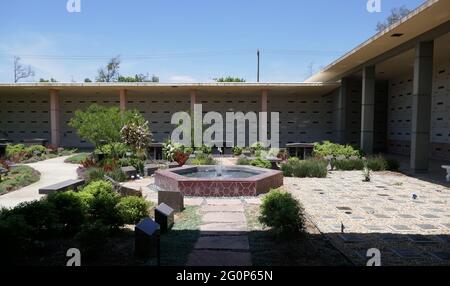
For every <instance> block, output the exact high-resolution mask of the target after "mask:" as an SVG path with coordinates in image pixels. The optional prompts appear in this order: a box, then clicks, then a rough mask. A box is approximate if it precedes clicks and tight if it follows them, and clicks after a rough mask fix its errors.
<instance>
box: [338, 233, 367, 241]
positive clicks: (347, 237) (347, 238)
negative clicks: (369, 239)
mask: <svg viewBox="0 0 450 286" xmlns="http://www.w3.org/2000/svg"><path fill="white" fill-rule="evenodd" d="M339 237H340V238H341V239H342V240H343V241H344V242H345V243H357V242H363V241H364V239H362V238H361V237H360V236H359V235H357V234H346V233H342V234H339Z"/></svg>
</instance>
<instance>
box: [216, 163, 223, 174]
mask: <svg viewBox="0 0 450 286" xmlns="http://www.w3.org/2000/svg"><path fill="white" fill-rule="evenodd" d="M216 176H217V177H222V163H221V162H219V163H218V164H217V165H216Z"/></svg>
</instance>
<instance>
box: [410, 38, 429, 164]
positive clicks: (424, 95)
mask: <svg viewBox="0 0 450 286" xmlns="http://www.w3.org/2000/svg"><path fill="white" fill-rule="evenodd" d="M433 53H434V42H433V41H430V42H421V43H418V44H417V46H416V55H415V59H414V83H413V96H412V102H413V104H412V118H411V158H410V159H411V169H412V170H413V171H414V172H427V171H428V157H429V153H430V125H431V94H432V85H433Z"/></svg>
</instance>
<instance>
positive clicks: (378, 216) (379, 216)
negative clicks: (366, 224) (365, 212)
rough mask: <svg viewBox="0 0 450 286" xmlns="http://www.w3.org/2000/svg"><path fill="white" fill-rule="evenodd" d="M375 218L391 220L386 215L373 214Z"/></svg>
mask: <svg viewBox="0 0 450 286" xmlns="http://www.w3.org/2000/svg"><path fill="white" fill-rule="evenodd" d="M373 216H374V217H376V218H391V217H390V216H388V215H385V214H373Z"/></svg>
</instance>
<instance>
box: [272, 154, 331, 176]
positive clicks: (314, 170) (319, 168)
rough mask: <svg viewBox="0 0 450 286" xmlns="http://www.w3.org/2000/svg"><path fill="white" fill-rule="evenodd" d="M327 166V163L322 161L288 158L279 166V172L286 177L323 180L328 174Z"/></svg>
mask: <svg viewBox="0 0 450 286" xmlns="http://www.w3.org/2000/svg"><path fill="white" fill-rule="evenodd" d="M327 166H328V163H327V162H326V161H323V160H316V159H308V160H299V159H298V158H290V159H289V160H288V161H287V162H286V163H284V164H282V165H281V170H282V171H283V174H284V176H286V177H298V178H307V177H309V178H325V177H326V176H327V173H328V171H327Z"/></svg>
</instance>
